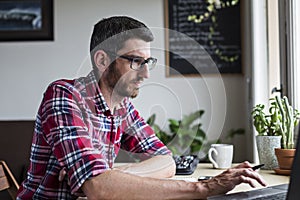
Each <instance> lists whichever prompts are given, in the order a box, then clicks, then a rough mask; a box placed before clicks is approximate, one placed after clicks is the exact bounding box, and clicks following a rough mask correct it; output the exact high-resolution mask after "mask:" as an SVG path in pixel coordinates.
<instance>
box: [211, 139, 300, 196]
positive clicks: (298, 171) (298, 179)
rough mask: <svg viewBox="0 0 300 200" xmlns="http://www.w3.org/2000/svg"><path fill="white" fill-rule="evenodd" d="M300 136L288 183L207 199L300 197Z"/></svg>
mask: <svg viewBox="0 0 300 200" xmlns="http://www.w3.org/2000/svg"><path fill="white" fill-rule="evenodd" d="M299 186H300V137H298V141H297V148H296V155H295V159H294V162H293V166H292V171H291V176H290V183H289V184H281V185H276V186H270V187H266V188H262V189H257V190H250V191H245V192H237V193H231V194H224V195H217V196H211V197H208V198H207V199H209V200H220V199H222V200H226V199H230V200H235V199H236V200H241V199H268V200H269V199H287V200H299V199H300V190H299Z"/></svg>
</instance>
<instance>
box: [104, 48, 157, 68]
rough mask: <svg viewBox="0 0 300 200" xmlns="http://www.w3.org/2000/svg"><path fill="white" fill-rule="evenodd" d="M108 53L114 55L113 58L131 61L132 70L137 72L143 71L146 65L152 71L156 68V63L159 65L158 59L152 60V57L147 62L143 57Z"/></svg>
mask: <svg viewBox="0 0 300 200" xmlns="http://www.w3.org/2000/svg"><path fill="white" fill-rule="evenodd" d="M108 53H109V54H112V55H113V56H116V57H118V58H123V59H125V60H128V61H130V68H131V69H133V70H136V71H138V70H141V69H142V68H143V67H144V66H145V64H147V65H148V69H149V70H152V69H153V68H154V67H155V66H156V63H157V59H156V58H152V57H150V58H148V59H147V60H145V59H144V58H142V57H133V56H124V55H118V54H115V53H113V52H108Z"/></svg>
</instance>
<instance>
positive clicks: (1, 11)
mask: <svg viewBox="0 0 300 200" xmlns="http://www.w3.org/2000/svg"><path fill="white" fill-rule="evenodd" d="M53 39H54V36H53V0H0V41H29V40H53Z"/></svg>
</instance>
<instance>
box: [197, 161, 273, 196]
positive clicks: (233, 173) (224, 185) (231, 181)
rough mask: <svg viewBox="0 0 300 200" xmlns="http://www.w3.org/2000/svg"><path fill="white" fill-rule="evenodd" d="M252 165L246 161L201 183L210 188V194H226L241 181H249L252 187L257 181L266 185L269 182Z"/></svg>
mask: <svg viewBox="0 0 300 200" xmlns="http://www.w3.org/2000/svg"><path fill="white" fill-rule="evenodd" d="M251 167H252V166H251V165H250V163H249V162H247V161H246V162H244V163H241V164H239V165H237V166H236V167H234V168H231V169H227V170H226V171H224V172H223V173H221V174H219V175H217V176H215V177H214V178H212V179H210V180H207V181H202V182H201V183H202V184H204V186H205V187H207V188H208V196H213V195H218V194H225V193H227V192H229V191H230V190H232V189H233V188H235V186H237V185H239V184H241V183H247V184H249V185H250V186H251V187H255V182H258V183H259V184H261V185H262V186H266V185H267V184H266V182H265V181H264V180H263V178H262V177H261V176H260V175H259V174H258V173H257V172H256V171H254V170H253V169H252V168H251Z"/></svg>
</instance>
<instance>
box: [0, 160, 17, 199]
mask: <svg viewBox="0 0 300 200" xmlns="http://www.w3.org/2000/svg"><path fill="white" fill-rule="evenodd" d="M18 189H19V184H18V183H17V181H16V179H15V178H14V176H13V174H12V173H11V171H10V170H9V168H8V166H7V165H6V163H5V162H4V161H2V160H0V191H3V190H7V191H8V193H9V195H10V196H11V198H12V199H16V197H17V192H18Z"/></svg>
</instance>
